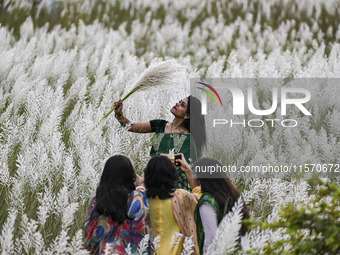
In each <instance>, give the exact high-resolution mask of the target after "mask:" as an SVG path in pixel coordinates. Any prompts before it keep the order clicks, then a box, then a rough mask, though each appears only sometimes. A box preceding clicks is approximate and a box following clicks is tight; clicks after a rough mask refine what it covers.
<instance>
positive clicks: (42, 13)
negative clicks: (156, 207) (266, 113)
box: [0, 0, 340, 254]
mask: <svg viewBox="0 0 340 255" xmlns="http://www.w3.org/2000/svg"><path fill="white" fill-rule="evenodd" d="M339 40H340V4H339V1H336V0H334V1H333V0H309V1H292V0H264V1H260V0H252V1H251V0H232V1H208V0H206V1H198V0H197V1H196V0H194V1H190V2H184V1H179V0H175V1H166V0H164V1H95V0H86V1H53V0H50V1H47V0H45V1H26V0H23V1H10V0H3V1H1V3H0V197H1V200H2V202H1V213H0V226H1V236H0V250H1V252H2V253H3V254H51V253H53V254H65V253H70V254H82V253H84V251H83V248H82V245H83V225H84V219H85V216H86V212H87V208H88V203H89V199H90V198H91V197H92V196H93V195H94V193H95V189H96V186H97V184H98V180H99V177H100V175H101V172H102V169H103V165H104V162H105V159H107V158H108V157H110V156H111V155H114V154H118V153H119V154H124V155H126V156H128V157H129V158H130V159H131V160H132V162H133V164H134V166H135V169H136V171H137V172H138V173H141V172H142V170H143V168H144V167H145V164H146V162H147V161H148V159H149V148H150V145H151V144H150V140H151V137H152V136H151V135H140V134H131V133H128V132H127V131H126V130H124V129H123V128H121V127H120V125H119V123H118V122H117V121H116V120H115V119H114V117H113V115H112V116H110V117H109V118H107V120H105V121H104V122H102V123H101V125H100V126H99V127H98V128H97V129H95V131H93V132H90V130H91V128H92V127H93V126H94V125H95V124H96V123H97V121H98V120H99V119H100V118H101V117H102V116H103V115H104V114H105V113H106V112H107V111H108V110H109V109H110V108H111V107H112V105H113V102H114V101H116V100H118V99H119V98H121V97H122V96H123V95H125V94H126V93H127V92H128V91H129V90H130V89H131V84H132V83H133V81H135V80H136V79H137V78H138V76H139V75H140V74H141V73H142V72H143V71H144V70H145V69H146V68H147V67H148V66H150V64H152V63H156V62H159V61H162V60H167V59H176V60H177V61H178V62H179V63H181V64H182V65H184V66H186V67H187V70H186V71H185V74H184V75H182V76H181V77H178V82H177V85H176V86H172V87H169V88H166V89H163V90H161V91H153V92H140V93H136V94H134V95H132V96H131V98H129V99H128V100H127V101H126V103H125V104H124V112H125V114H126V116H128V118H129V119H131V120H132V121H135V122H137V121H148V120H150V119H155V118H166V119H168V120H170V119H171V114H170V112H169V109H170V108H171V107H172V105H173V104H174V103H175V102H177V101H178V100H179V99H181V98H182V97H185V96H187V95H188V94H189V78H191V77H192V78H198V77H199V78H202V79H203V78H206V77H226V78H256V77H265V78H289V79H291V78H295V77H296V78H298V77H305V78H310V77H318V78H339V77H340V44H339ZM331 96H332V97H331V98H332V100H329V101H327V100H325V101H320V109H319V111H318V112H317V114H316V116H315V121H316V123H315V124H316V125H313V128H310V129H309V130H307V131H308V132H307V133H308V138H302V137H301V136H299V135H298V134H286V136H282V137H281V138H280V139H281V140H278V142H282V143H284V142H287V141H289V139H297V140H298V141H301V143H303V142H306V144H311V145H312V146H311V147H313V148H311V152H310V155H308V156H309V158H310V159H309V160H313V159H322V160H323V161H325V162H326V161H327V162H328V163H339V162H340V160H339V157H340V156H339V155H340V146H339V139H340V125H337V123H339V120H340V103H339V102H340V101H338V100H336V96H337V95H335V94H333V95H331ZM259 100H260V101H259V103H261V104H262V103H264V102H261V99H259ZM322 105H324V106H325V107H322ZM294 135H296V136H294ZM248 138H249V137H248ZM230 139H237V137H234V138H230ZM242 139H244V140H243V141H242V142H243V145H244V147H245V148H244V149H245V150H246V149H247V148H248V149H249V148H250V149H249V154H248V155H249V157H250V158H248V159H247V161H249V162H252V157H255V156H256V153H255V150H261V149H263V147H265V146H266V144H265V143H263V144H262V145H257V147H256V146H254V144H251V141H250V140H248V139H247V137H246V136H244V137H243V138H242ZM272 139H277V138H274V137H272ZM285 139H286V140H285ZM299 139H300V140H299ZM306 139H307V140H306ZM248 145H249V146H248ZM252 146H253V147H252ZM230 153H232V152H230ZM230 157H231V158H232V160H234V161H235V162H236V161H237V160H242V159H241V158H239V156H238V155H237V154H236V153H235V155H233V154H232V155H231V156H230ZM243 160H245V159H243ZM254 160H255V159H254ZM239 162H240V161H239ZM307 162H308V160H307ZM240 163H242V161H241V162H240ZM233 181H234V182H235V183H237V184H238V185H239V187H240V188H241V189H242V191H243V195H244V197H245V200H246V202H247V204H248V205H249V207H250V209H251V215H252V217H254V219H255V220H258V221H260V220H261V221H268V222H272V221H275V220H277V219H278V216H277V215H278V211H280V208H281V205H285V204H287V203H288V202H293V203H296V204H297V203H299V202H301V203H304V204H307V203H308V201H310V199H312V198H313V197H314V195H315V193H316V192H317V190H318V187H317V186H311V185H309V184H308V183H307V182H306V181H304V180H284V179H244V178H243V179H235V180H233ZM220 236H222V240H225V242H224V243H220V244H219V245H216V246H215V248H214V249H215V252H222V251H226V250H228V249H229V248H228V247H227V248H226V245H227V243H228V242H229V243H233V242H234V241H235V240H234V239H235V238H237V236H236V237H233V236H229V235H228V231H227V230H226V231H225V232H223V231H222V232H221V233H220ZM282 238H284V235H283V234H282V232H280V231H276V232H275V231H272V232H270V231H264V232H260V230H259V229H255V230H252V231H251V232H250V233H249V234H248V235H247V236H246V237H245V238H244V239H243V243H242V246H241V248H240V250H239V252H240V253H242V252H245V251H246V250H250V249H254V250H253V251H254V252H255V251H256V252H261V249H262V247H263V246H264V245H265V244H266V242H269V243H270V242H273V241H275V240H280V239H282ZM242 249H243V251H242Z"/></svg>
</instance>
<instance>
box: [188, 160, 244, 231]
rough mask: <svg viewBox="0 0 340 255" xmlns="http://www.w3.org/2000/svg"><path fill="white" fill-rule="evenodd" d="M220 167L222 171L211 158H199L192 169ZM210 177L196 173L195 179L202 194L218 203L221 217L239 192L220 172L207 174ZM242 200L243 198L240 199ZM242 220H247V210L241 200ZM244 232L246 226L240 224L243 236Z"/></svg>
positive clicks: (219, 164)
mask: <svg viewBox="0 0 340 255" xmlns="http://www.w3.org/2000/svg"><path fill="white" fill-rule="evenodd" d="M217 165H218V166H220V167H221V168H220V169H222V165H221V163H220V162H219V161H217V160H216V159H212V158H200V159H198V160H197V161H196V162H195V163H194V168H195V167H196V166H199V167H201V169H202V167H208V166H217ZM209 175H210V177H209V176H207V175H200V174H199V173H198V175H197V179H198V180H199V181H200V183H201V189H202V192H203V193H205V192H207V193H209V194H210V195H212V196H213V197H214V199H215V200H216V202H217V203H218V205H219V207H220V209H221V210H222V214H223V216H224V215H226V214H227V213H228V212H230V211H231V210H232V208H233V206H234V204H235V202H236V201H237V200H238V198H239V197H240V196H241V192H240V191H239V190H238V189H237V188H236V187H235V186H234V185H233V184H232V182H231V180H230V179H229V178H228V176H227V175H226V174H225V173H224V172H222V171H220V172H218V171H217V172H214V173H213V176H212V177H211V173H209ZM242 199H243V198H242ZM242 212H243V219H248V218H249V209H248V207H247V205H246V203H245V202H244V200H243V210H242ZM245 232H246V226H245V225H243V224H242V228H241V234H242V235H244V234H245Z"/></svg>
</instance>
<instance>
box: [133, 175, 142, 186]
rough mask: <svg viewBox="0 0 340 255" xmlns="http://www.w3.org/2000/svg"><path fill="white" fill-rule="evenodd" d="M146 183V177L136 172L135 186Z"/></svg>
mask: <svg viewBox="0 0 340 255" xmlns="http://www.w3.org/2000/svg"><path fill="white" fill-rule="evenodd" d="M141 185H144V178H143V177H141V176H139V175H138V174H136V181H135V186H136V187H137V186H141Z"/></svg>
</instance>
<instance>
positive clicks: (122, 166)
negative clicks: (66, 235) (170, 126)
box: [85, 155, 150, 254]
mask: <svg viewBox="0 0 340 255" xmlns="http://www.w3.org/2000/svg"><path fill="white" fill-rule="evenodd" d="M135 180H136V174H135V172H134V169H133V166H132V164H131V161H130V160H129V159H128V158H127V157H125V156H122V155H116V156H113V157H111V158H109V159H108V160H107V161H106V164H105V167H104V171H103V174H102V176H101V178H100V182H99V185H98V187H97V191H96V196H95V197H94V198H92V200H91V202H90V208H89V210H88V214H87V218H86V221H85V234H86V240H85V247H86V248H87V249H88V250H89V251H90V252H91V253H93V254H102V253H103V252H104V251H105V248H106V244H107V243H110V244H111V245H112V246H111V248H110V252H111V253H112V254H126V250H125V249H126V248H127V246H128V245H129V246H130V248H131V252H132V253H134V252H137V251H138V249H139V246H138V245H139V243H140V241H141V240H142V239H143V238H144V236H145V235H146V234H148V233H149V232H150V217H149V205H148V201H147V198H146V195H145V194H144V193H142V192H138V191H136V190H135V184H134V183H135ZM148 251H149V250H148ZM148 251H146V252H148Z"/></svg>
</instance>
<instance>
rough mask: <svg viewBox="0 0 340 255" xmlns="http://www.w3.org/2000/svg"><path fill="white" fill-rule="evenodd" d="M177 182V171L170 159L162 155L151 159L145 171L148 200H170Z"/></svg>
mask: <svg viewBox="0 0 340 255" xmlns="http://www.w3.org/2000/svg"><path fill="white" fill-rule="evenodd" d="M176 182H177V171H176V168H175V165H174V164H173V163H172V162H171V160H170V159H168V158H167V157H165V156H161V155H156V156H154V157H152V158H151V159H150V161H149V162H148V165H147V166H146V168H145V170H144V184H145V188H146V196H147V197H148V198H150V197H151V198H155V197H159V198H160V199H168V198H171V197H173V193H174V191H175V189H176Z"/></svg>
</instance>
